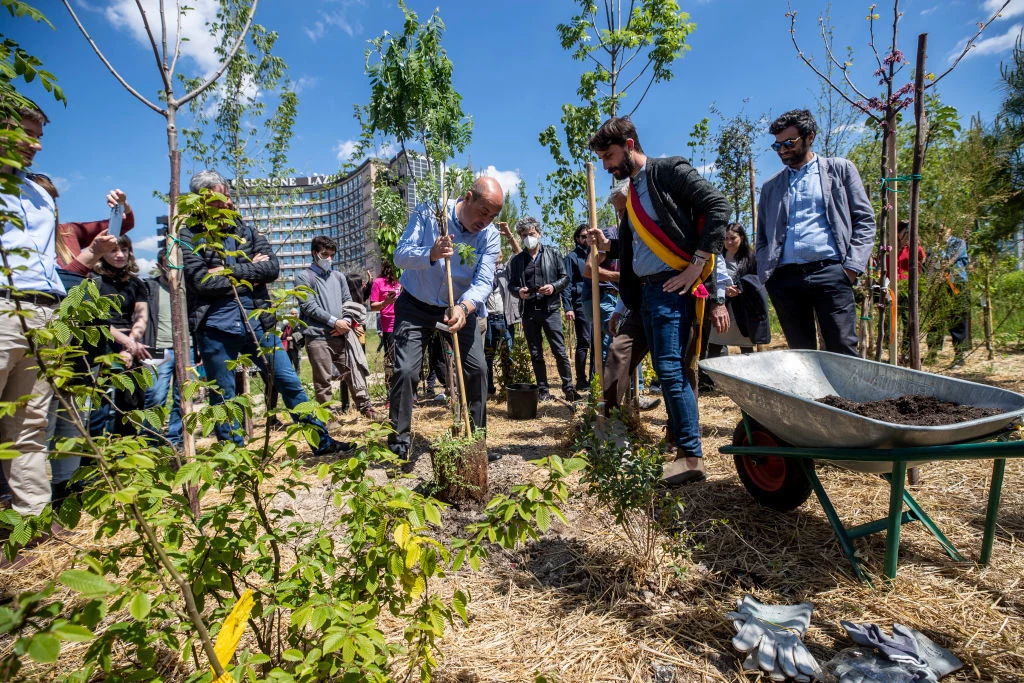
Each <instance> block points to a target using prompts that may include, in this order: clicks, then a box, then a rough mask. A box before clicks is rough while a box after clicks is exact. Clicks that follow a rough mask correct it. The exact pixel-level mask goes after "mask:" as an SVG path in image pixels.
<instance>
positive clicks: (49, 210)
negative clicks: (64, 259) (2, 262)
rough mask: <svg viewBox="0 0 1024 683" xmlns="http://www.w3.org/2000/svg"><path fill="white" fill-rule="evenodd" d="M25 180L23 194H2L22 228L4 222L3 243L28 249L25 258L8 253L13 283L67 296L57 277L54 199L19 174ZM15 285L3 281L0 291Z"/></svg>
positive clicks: (6, 246)
mask: <svg viewBox="0 0 1024 683" xmlns="http://www.w3.org/2000/svg"><path fill="white" fill-rule="evenodd" d="M16 175H17V176H18V177H19V178H20V179H21V183H22V184H21V195H20V196H17V197H15V196H13V195H8V194H4V195H0V199H2V200H3V204H4V209H3V210H4V213H5V214H13V215H14V216H15V217H17V218H19V219H20V220H21V223H22V227H21V228H19V227H18V226H17V225H15V224H14V223H12V222H11V221H4V226H3V233H0V243H2V244H3V246H4V249H6V250H8V251H11V250H15V249H22V250H25V251H26V252H27V253H26V254H25V255H20V254H12V253H8V255H7V259H8V263H9V264H10V266H11V270H12V271H13V272H12V273H11V281H13V283H14V287H15V288H16V289H20V290H23V291H31V292H49V293H53V294H59V295H61V296H63V295H65V294H67V291H66V290H65V289H64V284H63V283H62V282H61V280H60V277H59V276H58V275H57V250H56V246H55V245H56V239H57V216H56V212H55V209H54V204H53V198H52V197H51V196H50V193H48V192H47V191H46V190H44V189H43V188H41V187H40V186H39V185H37V184H35V183H34V182H32V181H31V180H29V179H28V178H26V177H25V174H24V173H23V172H21V171H16ZM10 286H11V282H10V281H8V280H7V278H6V277H3V278H0V289H5V288H9V287H10Z"/></svg>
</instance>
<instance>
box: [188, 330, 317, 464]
mask: <svg viewBox="0 0 1024 683" xmlns="http://www.w3.org/2000/svg"><path fill="white" fill-rule="evenodd" d="M254 331H255V333H256V337H257V338H258V339H259V340H260V346H262V347H264V348H268V349H269V348H274V347H277V350H276V351H274V353H273V356H272V357H273V361H274V362H273V364H274V374H273V383H274V389H276V390H277V393H278V394H279V395H280V396H281V398H282V399H283V400H284V404H285V406H287V407H289V408H294V407H295V406H297V405H299V404H300V403H304V402H305V401H308V400H309V399H308V397H307V396H306V391H305V390H304V389H303V388H302V382H301V381H299V376H298V375H297V374H296V373H295V368H294V367H292V362H291V359H289V358H288V354H287V353H285V351H284V349H282V348H280V347H281V342H280V340H279V339H278V338H277V335H275V334H271V333H267V334H264V332H263V330H262V329H261V328H260V327H259V326H256V327H255V328H254ZM196 346H197V347H198V349H199V355H200V356H201V357H202V359H203V366H204V367H205V368H206V375H207V376H208V377H209V378H211V379H212V380H213V381H214V382H216V383H217V387H218V388H219V389H220V391H211V392H210V405H218V404H220V403H223V402H224V401H225V400H228V399H232V398H234V397H235V371H234V370H228V367H227V361H229V360H236V359H237V358H238V356H239V355H240V354H243V353H244V354H248V355H249V356H251V357H252V359H253V361H254V362H255V363H256V364H257V366H259V367H260V368H262V369H266V370H268V371H269V368H267V366H268V365H269V363H268V357H266V356H263V357H261V356H257V355H256V344H254V343H253V340H252V337H250V336H249V334H248V333H246V334H244V335H237V334H230V333H228V332H222V331H220V330H216V329H212V328H207V329H205V330H202V331H200V332H199V333H198V334H197V335H196ZM306 421H307V422H309V423H310V424H314V425H316V426H317V427H319V428H320V441H321V443H324V442H325V440H326V439H328V438H329V437H328V435H327V429H326V428H325V427H324V424H323V423H322V422H320V421H319V420H317V419H315V418H310V419H308V420H306ZM213 431H214V433H215V434H216V435H217V438H218V439H220V440H221V441H226V440H228V439H230V440H232V441H234V442H235V443H236V444H238V445H239V446H243V445H245V440H244V438H243V437H242V433H241V428H240V427H239V425H238V422H237V421H235V422H234V423H232V424H228V423H226V422H220V423H218V424H217V425H216V426H215V427H214V430H213Z"/></svg>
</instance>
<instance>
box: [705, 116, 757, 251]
mask: <svg viewBox="0 0 1024 683" xmlns="http://www.w3.org/2000/svg"><path fill="white" fill-rule="evenodd" d="M763 127H764V120H763V119H759V120H757V121H753V120H751V118H750V117H749V116H747V115H746V114H744V113H743V112H740V113H738V114H736V116H734V117H733V118H731V119H729V120H727V121H725V124H724V125H723V126H722V128H721V130H720V131H719V132H718V135H716V136H715V142H716V143H717V152H718V156H717V157H715V184H716V185H717V186H718V187H719V189H721V190H722V194H724V195H725V197H726V199H728V200H729V204H730V205H731V206H732V219H733V221H735V222H737V223H742V222H744V220H745V218H746V217H748V216H751V215H752V204H751V187H750V169H751V167H752V161H751V157H752V156H753V153H754V137H755V136H756V135H757V134H758V133H759V132H760V131H761V130H762V129H763ZM747 225H751V227H753V226H752V221H749V222H747ZM751 232H754V231H753V230H751Z"/></svg>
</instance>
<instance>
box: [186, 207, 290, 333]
mask: <svg viewBox="0 0 1024 683" xmlns="http://www.w3.org/2000/svg"><path fill="white" fill-rule="evenodd" d="M232 233H233V234H234V236H235V239H236V240H237V241H238V251H241V252H242V254H243V255H242V256H239V257H237V258H235V259H233V260H234V261H235V262H234V263H232V264H231V266H230V267H231V274H232V276H233V277H234V278H235V279H236V280H239V281H241V280H244V281H246V282H248V283H249V285H251V289H250V287H248V286H246V285H245V284H242V283H241V282H239V284H238V289H239V292H240V293H243V292H244V293H249V294H251V296H252V300H253V306H254V308H265V307H266V306H267V305H268V304H269V302H270V291H269V290H268V288H267V284H268V283H271V282H273V281H274V280H276V279H277V276H278V275H279V274H280V271H281V266H280V264H279V263H278V260H277V256H275V255H274V250H273V249H272V248H271V246H270V242H268V241H267V238H266V237H264V236H263V235H261V234H260V233H259V232H257V231H256V230H253V229H252V228H250V227H249V226H248V225H246V224H245V223H244V222H242V221H238V222H236V223H235V226H234V229H233V230H232ZM179 239H180V240H181V241H182V242H184V243H185V244H186V245H191V249H190V248H188V247H184V248H182V250H181V256H182V261H183V267H184V271H183V272H184V275H185V291H186V293H187V295H188V326H189V329H190V330H191V331H192V332H193V333H195V331H196V330H198V329H200V328H201V327H202V326H203V322H204V321H205V320H206V315H207V314H208V313H209V312H210V305H211V304H213V303H214V302H218V301H222V300H224V299H233V298H234V292H233V291H232V288H231V280H229V279H228V278H227V277H225V276H223V275H215V276H213V277H207V272H208V271H209V269H210V268H216V267H218V266H223V265H224V260H223V258H222V257H221V256H220V254H217V253H215V252H214V251H213V250H212V249H205V248H203V245H204V244H205V242H206V238H205V233H201V232H200V233H196V234H193V233H192V231H191V230H189V229H188V228H182V229H181V234H180V235H179ZM257 254H265V255H267V256H269V257H270V258H269V260H267V261H263V262H261V263H253V262H252V259H253V257H254V256H256V255H257ZM266 317H267V316H261V318H266ZM260 322H261V324H262V325H263V326H264V329H266V328H267V327H269V326H270V325H272V321H271V320H263V319H261V321H260Z"/></svg>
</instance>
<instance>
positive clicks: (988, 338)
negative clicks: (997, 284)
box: [982, 258, 996, 360]
mask: <svg viewBox="0 0 1024 683" xmlns="http://www.w3.org/2000/svg"><path fill="white" fill-rule="evenodd" d="M983 286H984V288H985V305H984V306H983V307H982V315H983V316H984V319H985V352H986V353H985V357H986V358H988V360H995V356H996V353H995V343H994V340H993V339H992V334H993V321H992V259H991V258H989V259H988V264H987V265H986V267H985V280H984V284H983Z"/></svg>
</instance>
